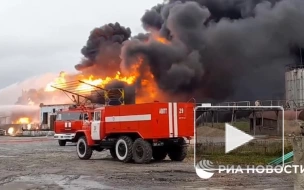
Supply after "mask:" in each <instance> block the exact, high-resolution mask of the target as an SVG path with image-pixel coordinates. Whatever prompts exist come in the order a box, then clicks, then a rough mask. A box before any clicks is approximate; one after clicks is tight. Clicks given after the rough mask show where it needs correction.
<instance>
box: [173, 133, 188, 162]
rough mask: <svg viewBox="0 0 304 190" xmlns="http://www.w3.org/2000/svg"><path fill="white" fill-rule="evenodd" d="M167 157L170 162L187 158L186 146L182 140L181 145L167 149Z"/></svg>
mask: <svg viewBox="0 0 304 190" xmlns="http://www.w3.org/2000/svg"><path fill="white" fill-rule="evenodd" d="M168 156H169V158H170V159H171V160H172V161H179V162H181V161H183V160H184V159H185V158H186V156H187V145H186V142H185V140H184V139H183V140H182V142H181V143H179V144H175V145H172V146H170V147H169V148H168Z"/></svg>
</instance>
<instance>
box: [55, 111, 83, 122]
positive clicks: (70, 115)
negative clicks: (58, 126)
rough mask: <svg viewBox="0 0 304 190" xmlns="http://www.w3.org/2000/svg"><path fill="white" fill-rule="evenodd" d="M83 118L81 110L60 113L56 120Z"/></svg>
mask: <svg viewBox="0 0 304 190" xmlns="http://www.w3.org/2000/svg"><path fill="white" fill-rule="evenodd" d="M81 118H82V113H81V112H64V113H59V114H58V115H57V118H56V120H61V121H70V120H81Z"/></svg>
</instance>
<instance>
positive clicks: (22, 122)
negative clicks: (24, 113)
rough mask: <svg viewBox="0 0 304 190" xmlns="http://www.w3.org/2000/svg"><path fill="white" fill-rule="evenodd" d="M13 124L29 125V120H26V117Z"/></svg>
mask: <svg viewBox="0 0 304 190" xmlns="http://www.w3.org/2000/svg"><path fill="white" fill-rule="evenodd" d="M15 123H16V124H29V123H30V118H28V117H21V118H19V119H18V120H17V121H16V122H15Z"/></svg>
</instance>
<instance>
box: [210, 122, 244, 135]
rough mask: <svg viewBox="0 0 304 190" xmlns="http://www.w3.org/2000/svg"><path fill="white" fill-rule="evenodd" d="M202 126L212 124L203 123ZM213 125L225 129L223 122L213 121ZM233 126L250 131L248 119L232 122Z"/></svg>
mask: <svg viewBox="0 0 304 190" xmlns="http://www.w3.org/2000/svg"><path fill="white" fill-rule="evenodd" d="M204 126H209V127H211V126H212V123H205V124H204ZM213 127H214V128H217V129H222V130H225V123H213ZM233 127H235V128H237V129H240V130H242V131H244V132H249V131H250V123H249V122H248V121H236V122H233Z"/></svg>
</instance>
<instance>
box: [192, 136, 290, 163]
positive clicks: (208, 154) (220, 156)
mask: <svg viewBox="0 0 304 190" xmlns="http://www.w3.org/2000/svg"><path fill="white" fill-rule="evenodd" d="M290 151H292V146H291V144H290V143H286V144H285V148H284V153H285V154H286V153H288V152H290ZM280 156H282V142H280V141H266V140H265V141H253V142H251V143H248V144H247V145H244V146H241V147H239V148H237V149H235V150H233V151H232V152H230V153H228V154H225V145H224V143H211V142H207V143H200V144H198V145H197V147H196V160H202V159H208V160H210V161H212V162H213V163H214V164H230V165H235V164H238V165H248V164H249V165H265V164H267V163H269V162H270V161H272V160H274V159H275V158H278V157H280ZM189 157H191V158H193V157H194V148H190V149H189Z"/></svg>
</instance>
